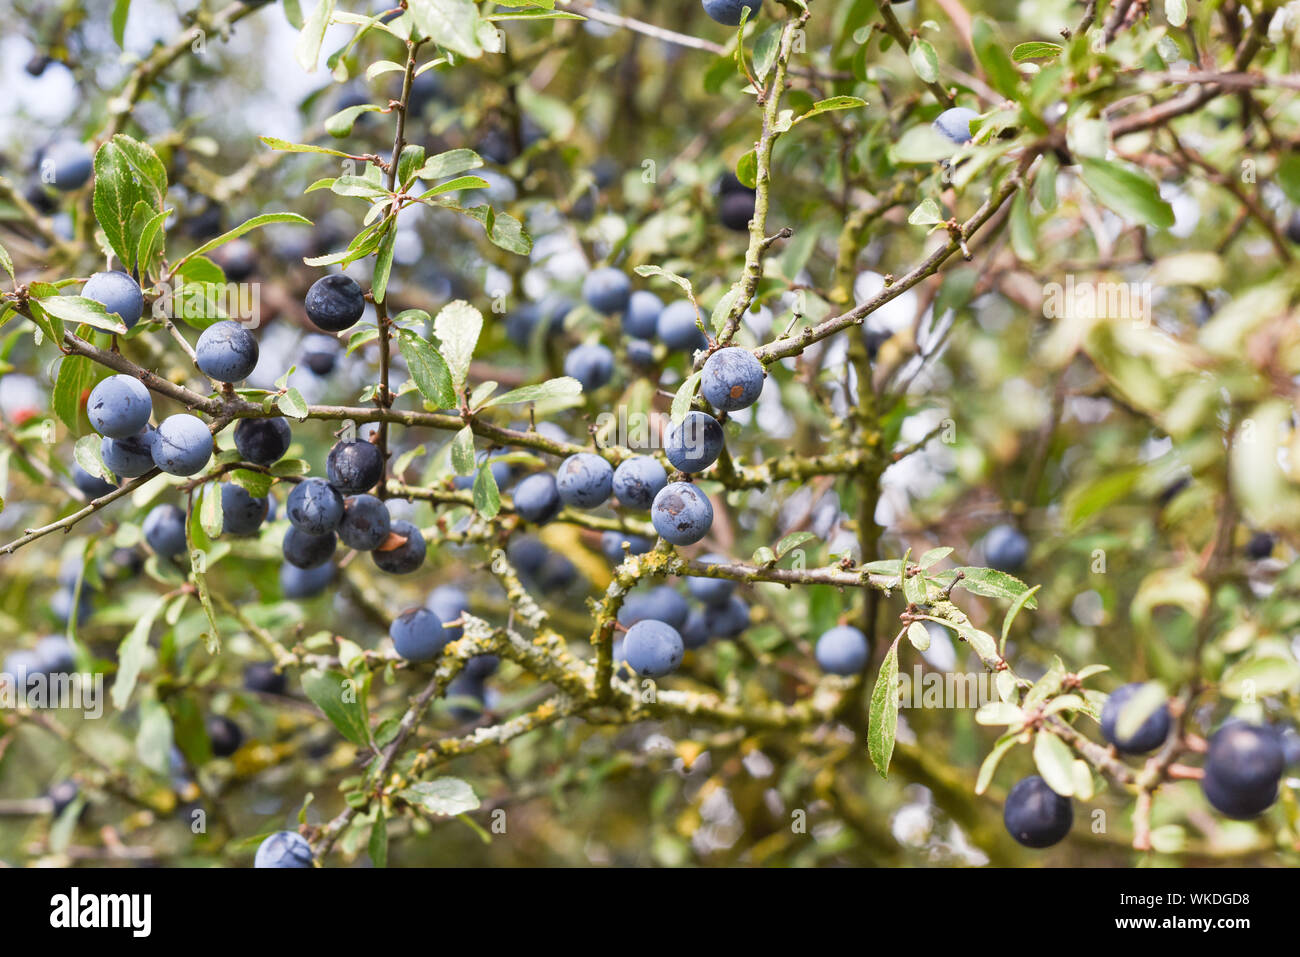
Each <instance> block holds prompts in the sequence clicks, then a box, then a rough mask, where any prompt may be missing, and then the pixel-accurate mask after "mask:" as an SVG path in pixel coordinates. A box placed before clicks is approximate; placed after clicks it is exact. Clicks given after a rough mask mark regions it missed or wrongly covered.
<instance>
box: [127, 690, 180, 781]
mask: <svg viewBox="0 0 1300 957" xmlns="http://www.w3.org/2000/svg"><path fill="white" fill-rule="evenodd" d="M171 750H172V718H171V715H170V714H168V713H167V706H166V705H164V704H163V703H162V702H161V701H158V700H157V699H154V698H150V699H149V700H148V701H145V702H142V703H141V705H140V730H139V731H138V732H136V736H135V755H136V757H137V758H139V759H140V763H141V764H143V765H144V766H145V767H146V768H148V769H149V770H151V771H153V772H154V773H155V774H159V775H165V774H167V773H168V772H169V770H170V768H171Z"/></svg>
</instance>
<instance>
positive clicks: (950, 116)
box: [934, 106, 979, 146]
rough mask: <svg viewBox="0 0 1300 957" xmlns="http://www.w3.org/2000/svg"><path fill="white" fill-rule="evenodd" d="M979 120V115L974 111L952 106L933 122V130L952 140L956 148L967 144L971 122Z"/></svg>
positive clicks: (969, 137)
mask: <svg viewBox="0 0 1300 957" xmlns="http://www.w3.org/2000/svg"><path fill="white" fill-rule="evenodd" d="M978 118H979V114H978V113H976V112H975V111H974V110H968V109H967V108H966V107H964V106H954V107H953V108H952V109H950V110H944V111H943V112H942V113H940V114H939V116H938V118H936V119H935V121H934V128H935V129H936V130H937V131H938V132H939V135H941V136H943V137H945V138H947V139H950V140H952V141H953V142H954V143H956V144H957V145H958V146H961V145H962V144H963V143H969V142H970V140H971V128H970V125H971V122H972V121H973V120H976V119H978Z"/></svg>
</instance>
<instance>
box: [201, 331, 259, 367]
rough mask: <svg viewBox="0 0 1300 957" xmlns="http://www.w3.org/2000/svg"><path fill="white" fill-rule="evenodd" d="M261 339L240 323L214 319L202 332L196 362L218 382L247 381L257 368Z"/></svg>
mask: <svg viewBox="0 0 1300 957" xmlns="http://www.w3.org/2000/svg"><path fill="white" fill-rule="evenodd" d="M257 355H258V349H257V338H256V337H255V336H254V335H253V334H252V333H251V332H249V331H248V330H247V329H245V328H244V327H243V326H241V325H240V324H239V323H237V322H235V321H233V320H231V319H225V320H223V321H221V322H214V323H213V324H212V325H210V326H208V328H206V329H204V330H203V332H202V333H201V334H200V335H199V341H198V343H197V344H196V345H195V346H194V363H195V365H197V366H198V367H199V369H200V371H202V372H203V374H204V375H206V376H208V377H209V378H212V379H216V380H217V381H218V382H243V381H244V380H245V379H247V378H248V377H249V376H250V375H252V374H253V370H254V369H256V368H257Z"/></svg>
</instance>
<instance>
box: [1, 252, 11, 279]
mask: <svg viewBox="0 0 1300 957" xmlns="http://www.w3.org/2000/svg"><path fill="white" fill-rule="evenodd" d="M0 269H4V271H5V272H7V273H8V274H9V278H10V279H13V278H14V261H13V258H12V257H11V256H10V255H9V250H7V249H5V248H4V246H3V245H2V244H0Z"/></svg>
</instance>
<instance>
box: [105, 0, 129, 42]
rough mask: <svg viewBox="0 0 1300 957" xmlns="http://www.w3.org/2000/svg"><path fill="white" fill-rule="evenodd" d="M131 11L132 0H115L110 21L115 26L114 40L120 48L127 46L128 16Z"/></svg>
mask: <svg viewBox="0 0 1300 957" xmlns="http://www.w3.org/2000/svg"><path fill="white" fill-rule="evenodd" d="M130 12H131V0H113V14H112V17H111V18H110V22H111V24H112V26H113V42H114V43H116V44H117V45H118V47H119V48H120V49H125V48H126V17H127V14H129V13H130Z"/></svg>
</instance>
